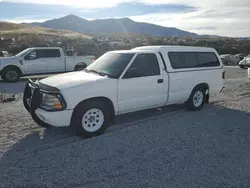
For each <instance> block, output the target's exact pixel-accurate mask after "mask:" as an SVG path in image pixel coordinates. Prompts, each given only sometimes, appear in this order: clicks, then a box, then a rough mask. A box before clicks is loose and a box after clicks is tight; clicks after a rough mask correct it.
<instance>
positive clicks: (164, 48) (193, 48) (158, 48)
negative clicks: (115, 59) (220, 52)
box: [110, 46, 216, 53]
mask: <svg viewBox="0 0 250 188" xmlns="http://www.w3.org/2000/svg"><path fill="white" fill-rule="evenodd" d="M164 51H198V52H199V51H200V52H215V51H216V50H215V49H214V48H208V47H197V46H141V47H136V48H133V49H131V50H116V51H110V52H111V53H136V52H164Z"/></svg>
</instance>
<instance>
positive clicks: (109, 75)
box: [85, 69, 115, 78]
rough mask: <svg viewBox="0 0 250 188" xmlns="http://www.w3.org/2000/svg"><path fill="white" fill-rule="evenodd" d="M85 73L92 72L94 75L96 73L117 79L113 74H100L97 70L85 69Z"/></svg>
mask: <svg viewBox="0 0 250 188" xmlns="http://www.w3.org/2000/svg"><path fill="white" fill-rule="evenodd" d="M85 72H90V73H91V72H92V73H96V74H98V75H100V76H108V77H110V78H115V76H113V75H111V74H108V73H104V72H99V71H96V70H88V69H85Z"/></svg>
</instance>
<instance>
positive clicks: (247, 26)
mask: <svg viewBox="0 0 250 188" xmlns="http://www.w3.org/2000/svg"><path fill="white" fill-rule="evenodd" d="M143 1H144V2H146V3H149V4H150V3H152V2H151V1H150V0H143ZM164 2H165V3H166V2H168V3H172V4H184V5H188V6H193V7H196V8H197V11H193V12H183V13H172V14H169V13H163V14H162V13H160V14H147V15H139V16H132V17H130V18H131V19H133V20H135V21H146V22H150V23H154V24H159V25H163V26H167V27H177V28H180V29H183V30H188V31H191V32H195V33H199V34H212V35H222V36H231V37H239V36H250V19H249V18H250V11H249V7H250V1H249V0H240V1H235V0H217V1H213V0H202V1H198V0H185V1H184V0H168V1H164V0H155V1H154V4H157V3H159V4H161V3H164Z"/></svg>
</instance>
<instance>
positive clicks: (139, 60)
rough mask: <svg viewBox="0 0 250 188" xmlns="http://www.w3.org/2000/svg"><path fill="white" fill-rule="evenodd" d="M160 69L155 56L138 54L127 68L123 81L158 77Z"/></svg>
mask: <svg viewBox="0 0 250 188" xmlns="http://www.w3.org/2000/svg"><path fill="white" fill-rule="evenodd" d="M160 74H161V73H160V67H159V63H158V59H157V57H156V55H155V54H139V55H137V56H136V58H135V60H134V62H133V63H132V65H131V66H130V67H129V68H128V70H127V72H126V73H125V75H124V76H123V79H128V78H137V77H147V76H156V75H160Z"/></svg>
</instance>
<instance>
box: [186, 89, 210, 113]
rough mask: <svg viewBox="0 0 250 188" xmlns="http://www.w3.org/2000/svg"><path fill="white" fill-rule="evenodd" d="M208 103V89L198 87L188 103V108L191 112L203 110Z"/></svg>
mask: <svg viewBox="0 0 250 188" xmlns="http://www.w3.org/2000/svg"><path fill="white" fill-rule="evenodd" d="M205 101H206V89H205V88H204V87H196V88H194V89H193V91H192V93H191V95H190V96H189V99H188V101H187V102H186V108H187V109H188V110H191V111H197V110H201V109H202V107H203V106H204V103H205Z"/></svg>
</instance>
